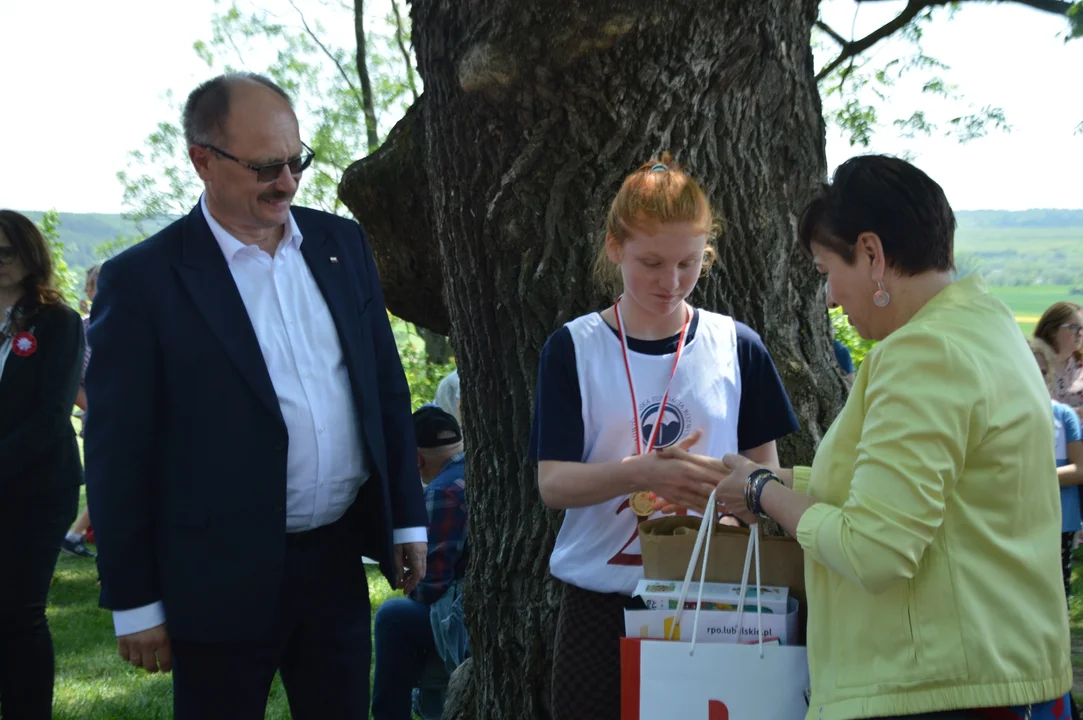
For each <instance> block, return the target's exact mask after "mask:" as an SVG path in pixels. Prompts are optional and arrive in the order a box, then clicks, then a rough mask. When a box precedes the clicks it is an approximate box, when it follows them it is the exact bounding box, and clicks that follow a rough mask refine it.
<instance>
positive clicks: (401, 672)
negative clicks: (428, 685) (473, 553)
mask: <svg viewBox="0 0 1083 720" xmlns="http://www.w3.org/2000/svg"><path fill="white" fill-rule="evenodd" d="M414 434H415V435H416V436H417V448H418V449H417V466H418V469H419V470H420V471H421V479H422V482H423V483H425V506H426V508H427V509H428V512H429V554H428V569H427V571H426V573H425V578H424V579H423V580H422V581H421V582H420V583H419V584H418V586H417V588H416V589H415V590H414V591H413V592H412V593H410V595H409V597H404V598H392V599H391V600H387V601H386V602H384V604H383V605H381V606H380V609H379V610H378V611H377V612H376V619H375V621H374V635H375V639H376V676H375V678H374V680H373V689H372V716H373V717H374V718H375V719H376V720H410V717H411V715H410V712H411V694H412V692H413V688H414V687H415V686H417V685H418V681H419V680H420V679H421V676H422V671H423V670H425V668H426V665H427V664H428V665H430V666H431V665H433V664H436V665H437V666H439V665H443V666H444V667H446V668H447V672H448V674H449V675H450V672H451V671H452V670H454V669H455V667H457V666H458V665H459V663H461V662H462V661H463V660H464V659H465V655H466V630H465V628H464V627H463V625H462V578H463V575H465V574H466V559H467V547H466V527H467V513H466V484H465V482H464V480H463V469H464V466H465V462H466V459H465V456H464V454H463V436H462V430H460V428H459V423H458V422H457V421H456V420H455V418H454V416H452V415H450V414H449V413H447V412H445V411H443V410H441V409H440V408H438V407H436V406H435V405H426V406H424V407H422V408H420V409H418V410H417V411H416V412H415V413H414ZM439 695H440V697H439V699H438V701H437V702H436V703H433V704H437V705H440V706H441V707H437V708H434V709H432V710H431V711H430V709H429V708H427V707H424V705H426V704H428V703H425V702H422V708H420V710H422V711H424V712H421V713H420V714H422V717H426V718H427V717H428V716H429V714H430V712H431V713H432V715H433V716H434V717H440V711H441V709H442V705H443V700H442V697H443V694H442V693H439Z"/></svg>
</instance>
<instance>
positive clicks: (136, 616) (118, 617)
mask: <svg viewBox="0 0 1083 720" xmlns="http://www.w3.org/2000/svg"><path fill="white" fill-rule="evenodd" d="M164 623H165V605H163V604H162V603H161V602H156V603H151V604H150V605H144V606H143V607H140V608H133V609H131V610H114V611H113V629H114V630H115V631H116V633H117V637H120V636H121V635H131V634H132V633H137V632H143V631H144V630H150V629H151V628H156V627H158V626H159V625H162V624H164Z"/></svg>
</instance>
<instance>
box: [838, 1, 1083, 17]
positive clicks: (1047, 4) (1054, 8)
mask: <svg viewBox="0 0 1083 720" xmlns="http://www.w3.org/2000/svg"><path fill="white" fill-rule="evenodd" d="M887 1H888V0H854V2H857V3H866V2H887ZM961 1H962V2H966V1H967V0H961ZM971 1H973V0H971ZM1000 2H1012V3H1015V4H1016V5H1026V6H1027V7H1031V8H1034V9H1035V10H1041V11H1042V12H1047V13H1052V14H1053V15H1067V14H1068V10H1069V9H1071V7H1072V3H1070V2H1062V0H1000ZM943 4H944V3H928V5H930V6H932V5H943Z"/></svg>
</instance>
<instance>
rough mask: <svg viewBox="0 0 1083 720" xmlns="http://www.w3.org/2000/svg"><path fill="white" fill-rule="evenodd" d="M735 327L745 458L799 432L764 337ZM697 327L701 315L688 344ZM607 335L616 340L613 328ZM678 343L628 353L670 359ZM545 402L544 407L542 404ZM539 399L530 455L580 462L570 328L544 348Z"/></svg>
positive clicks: (641, 346) (654, 343)
mask: <svg viewBox="0 0 1083 720" xmlns="http://www.w3.org/2000/svg"><path fill="white" fill-rule="evenodd" d="M734 324H735V325H736V327H737V364H738V367H739V368H740V373H741V406H740V408H739V410H738V414H737V445H738V448H739V450H740V452H744V451H746V450H751V449H753V448H757V447H759V446H760V445H766V444H767V443H769V442H771V441H773V440H778V439H779V438H780V437H784V436H786V435H789V434H790V433H792V432H793V431H795V430H798V429H799V428H800V427H801V426H800V424H799V423H798V422H797V416H796V415H794V412H793V408H792V407H791V406H790V398H789V396H787V395H786V389H785V387H783V385H782V379H781V378H779V376H778V370H776V369H775V363H774V361H773V360H772V359H771V355H770V353H768V352H767V348H766V347H764V345H763V341H762V340H761V339H760V336H759V335H757V334H756V332H755V331H754V330H753V329H752V328H750V327H748V326H747V325H745V324H744V323H740V322H735V323H734ZM698 325H699V310H696V312H695V315H694V316H693V317H692V322H691V323H690V324H689V326H688V337H687V338H686V340H685V342H686V343H687V342H691V341H692V338H694V337H695V335H696V328H697V327H698ZM609 329H610V330H612V331H613V334H614V335H617V331H616V329H615V328H613V327H609ZM678 342H680V335H679V334H677V335H673V336H672V337H668V338H665V339H663V340H638V339H636V338H633V337H629V338H628V349H629V350H632V351H633V352H637V353H641V354H643V355H668V354H670V353H675V352H677V343H678ZM542 393H544V396H543V395H542ZM542 397H544V400H545V401H544V402H541V401H540V399H541V398H542ZM536 398H537V400H536V401H535V403H534V422H533V425H532V427H531V430H530V446H529V451H528V452H529V457H530V459H531V461H532V462H541V461H543V460H556V461H561V462H582V461H583V452H584V447H585V444H586V440H585V438H584V435H585V434H586V431H585V429H584V427H583V398H582V396H581V395H580V393H579V374H578V370H577V369H576V362H575V343H574V341H573V340H572V333H571V331H570V330H568V328H567V327H562V328H560V329H559V330H557V331H556V332H555V333H553V334H552V335H550V336H549V340H547V341H546V343H545V347H544V348H542V352H541V359H540V360H539V362H538V387H537V395H536ZM543 414H544V416H543ZM542 425H544V426H545V433H544V438H545V439H544V444H541V443H539V440H538V438H539V436H541V433H540V429H541V426H542Z"/></svg>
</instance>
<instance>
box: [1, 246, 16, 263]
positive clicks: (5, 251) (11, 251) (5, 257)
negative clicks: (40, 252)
mask: <svg viewBox="0 0 1083 720" xmlns="http://www.w3.org/2000/svg"><path fill="white" fill-rule="evenodd" d="M18 258H19V251H18V250H16V249H15V248H13V247H11V246H7V247H0V265H7V264H9V263H13V262H15V261H16V260H17V259H18Z"/></svg>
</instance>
